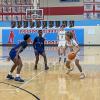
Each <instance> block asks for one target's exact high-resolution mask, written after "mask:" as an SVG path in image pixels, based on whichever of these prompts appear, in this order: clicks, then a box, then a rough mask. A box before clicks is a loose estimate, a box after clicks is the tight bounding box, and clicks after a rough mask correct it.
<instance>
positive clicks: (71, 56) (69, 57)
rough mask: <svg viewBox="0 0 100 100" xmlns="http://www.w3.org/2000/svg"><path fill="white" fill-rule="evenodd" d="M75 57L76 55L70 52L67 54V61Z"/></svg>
mask: <svg viewBox="0 0 100 100" xmlns="http://www.w3.org/2000/svg"><path fill="white" fill-rule="evenodd" d="M75 57H76V54H75V53H74V52H70V53H69V54H68V59H69V60H73V59H74V58H75Z"/></svg>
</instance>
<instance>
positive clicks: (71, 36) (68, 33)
mask: <svg viewBox="0 0 100 100" xmlns="http://www.w3.org/2000/svg"><path fill="white" fill-rule="evenodd" d="M66 35H67V36H68V37H69V38H70V39H72V38H73V34H72V32H69V31H68V32H66Z"/></svg>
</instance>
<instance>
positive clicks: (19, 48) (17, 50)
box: [9, 41, 28, 60]
mask: <svg viewBox="0 0 100 100" xmlns="http://www.w3.org/2000/svg"><path fill="white" fill-rule="evenodd" d="M27 45H28V44H27V42H26V41H23V42H21V43H19V44H18V45H16V46H15V47H14V48H12V49H11V51H10V53H9V55H10V58H11V59H12V60H13V59H14V58H15V57H16V54H17V53H18V54H19V53H21V52H22V51H23V50H24V49H25V48H26V47H27Z"/></svg>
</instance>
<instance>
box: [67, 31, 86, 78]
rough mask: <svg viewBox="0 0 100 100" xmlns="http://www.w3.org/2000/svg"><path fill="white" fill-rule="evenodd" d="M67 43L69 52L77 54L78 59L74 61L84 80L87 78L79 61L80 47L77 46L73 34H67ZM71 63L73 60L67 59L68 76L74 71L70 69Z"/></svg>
mask: <svg viewBox="0 0 100 100" xmlns="http://www.w3.org/2000/svg"><path fill="white" fill-rule="evenodd" d="M66 42H67V47H68V48H69V52H74V53H75V54H76V57H75V59H74V60H75V64H76V66H77V68H78V69H79V71H80V79H83V78H85V75H84V73H83V72H82V67H81V65H80V63H79V60H80V58H79V51H80V47H79V45H78V44H77V42H76V41H75V40H74V39H73V34H72V33H71V32H67V33H66ZM70 63H71V60H70V59H68V58H67V61H66V67H67V68H68V70H67V74H68V73H69V72H70V71H72V69H71V68H70Z"/></svg>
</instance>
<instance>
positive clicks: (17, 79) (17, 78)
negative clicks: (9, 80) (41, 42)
mask: <svg viewBox="0 0 100 100" xmlns="http://www.w3.org/2000/svg"><path fill="white" fill-rule="evenodd" d="M15 81H18V82H24V80H23V79H21V78H20V77H15Z"/></svg>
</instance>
